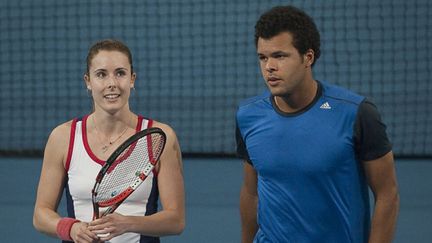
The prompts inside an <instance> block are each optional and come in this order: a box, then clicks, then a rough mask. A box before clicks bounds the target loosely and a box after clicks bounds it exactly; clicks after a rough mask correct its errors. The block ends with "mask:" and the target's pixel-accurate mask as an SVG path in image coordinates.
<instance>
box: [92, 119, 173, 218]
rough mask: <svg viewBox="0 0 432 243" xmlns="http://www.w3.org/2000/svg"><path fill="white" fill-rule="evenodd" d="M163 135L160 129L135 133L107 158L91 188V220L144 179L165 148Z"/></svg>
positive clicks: (112, 208) (119, 200) (124, 196)
mask: <svg viewBox="0 0 432 243" xmlns="http://www.w3.org/2000/svg"><path fill="white" fill-rule="evenodd" d="M165 143H166V135H165V133H164V132H163V131H162V129H160V128H156V127H153V128H148V129H145V130H142V131H139V132H137V133H136V134H134V135H132V136H131V137H130V138H128V139H127V140H126V141H125V142H123V143H122V144H121V145H120V146H119V147H118V148H117V149H116V150H115V151H114V152H113V153H112V154H111V155H110V157H109V158H108V159H107V161H106V163H105V164H104V165H103V166H102V168H101V169H100V171H99V173H98V174H97V176H96V182H95V185H94V187H93V190H92V203H93V212H94V214H93V219H96V218H99V215H100V214H99V208H100V207H107V209H106V211H105V212H104V215H106V214H109V213H112V212H114V211H115V209H116V208H117V207H118V206H119V205H120V204H121V203H122V202H123V201H124V200H125V199H126V198H127V197H128V196H129V195H130V194H131V193H132V192H133V191H135V189H136V188H137V187H138V186H139V185H140V184H141V183H142V182H143V181H144V180H145V179H146V178H147V176H148V175H149V174H150V173H151V172H152V170H153V168H154V167H155V166H156V164H157V162H158V161H159V159H160V156H161V155H162V152H163V150H164V148H165Z"/></svg>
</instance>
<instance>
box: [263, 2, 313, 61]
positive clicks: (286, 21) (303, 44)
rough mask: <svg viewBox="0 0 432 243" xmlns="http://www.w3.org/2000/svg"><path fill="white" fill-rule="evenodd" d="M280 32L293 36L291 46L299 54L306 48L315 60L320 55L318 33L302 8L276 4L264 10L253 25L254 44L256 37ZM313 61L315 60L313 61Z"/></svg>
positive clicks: (265, 36)
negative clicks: (312, 53)
mask: <svg viewBox="0 0 432 243" xmlns="http://www.w3.org/2000/svg"><path fill="white" fill-rule="evenodd" d="M281 32H289V33H291V34H292V36H293V46H294V47H295V48H296V49H297V50H298V52H299V53H300V54H305V53H306V51H307V50H308V49H312V50H313V51H314V53H315V61H316V60H318V58H319V56H320V54H321V53H320V34H319V32H318V29H317V27H316V25H315V23H314V21H313V20H312V18H311V17H309V16H308V15H307V14H306V13H305V12H304V11H303V10H300V9H298V8H296V7H293V6H277V7H273V8H272V9H270V10H269V11H267V12H265V13H264V14H263V15H261V17H260V18H259V20H258V21H257V23H256V25H255V44H258V39H259V38H262V39H270V38H272V37H274V36H276V35H278V34H280V33H281ZM314 63H315V62H314Z"/></svg>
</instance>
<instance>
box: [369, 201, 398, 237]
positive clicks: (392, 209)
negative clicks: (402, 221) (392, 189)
mask: <svg viewBox="0 0 432 243" xmlns="http://www.w3.org/2000/svg"><path fill="white" fill-rule="evenodd" d="M398 212H399V195H395V196H394V198H392V199H389V200H379V199H378V200H377V201H376V203H375V210H374V213H373V217H372V224H371V231H370V236H369V243H387V242H388V243H390V242H392V240H393V236H394V232H395V228H396V222H397V216H398Z"/></svg>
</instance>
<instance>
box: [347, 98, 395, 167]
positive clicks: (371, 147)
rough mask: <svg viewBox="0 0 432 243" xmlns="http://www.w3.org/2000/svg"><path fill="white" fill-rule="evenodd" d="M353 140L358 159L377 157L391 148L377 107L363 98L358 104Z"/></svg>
mask: <svg viewBox="0 0 432 243" xmlns="http://www.w3.org/2000/svg"><path fill="white" fill-rule="evenodd" d="M354 140H355V147H356V153H357V157H358V159H360V160H361V161H369V160H374V159H378V158H380V157H382V156H384V155H385V154H387V153H388V152H390V151H391V150H392V145H391V143H390V140H389V138H388V136H387V133H386V125H385V124H384V122H383V121H382V120H381V116H380V114H379V112H378V109H377V107H376V106H375V104H373V103H372V102H371V101H370V100H367V99H365V100H364V101H363V102H362V103H361V104H360V106H359V109H358V112H357V118H356V122H355V128H354Z"/></svg>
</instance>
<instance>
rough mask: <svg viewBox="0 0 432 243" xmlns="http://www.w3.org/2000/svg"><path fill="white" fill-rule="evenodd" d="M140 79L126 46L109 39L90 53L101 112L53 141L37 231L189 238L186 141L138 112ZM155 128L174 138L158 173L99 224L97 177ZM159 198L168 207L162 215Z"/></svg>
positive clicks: (107, 237) (88, 78)
mask: <svg viewBox="0 0 432 243" xmlns="http://www.w3.org/2000/svg"><path fill="white" fill-rule="evenodd" d="M135 79H136V74H135V73H134V71H133V66H132V55H131V52H130V50H129V48H128V47H127V46H126V45H124V44H123V43H121V42H120V41H117V40H103V41H100V42H98V43H96V44H95V45H93V46H92V47H91V48H90V50H89V53H88V56H87V71H86V73H85V75H84V80H85V83H86V85H87V89H88V91H89V92H90V93H91V96H92V98H93V105H94V110H93V112H92V113H91V114H89V115H86V116H84V117H82V118H77V119H74V120H72V121H68V122H66V123H64V124H61V125H59V126H58V127H56V128H55V129H54V130H53V131H52V133H51V135H50V136H49V139H48V142H47V145H46V148H45V154H44V159H43V166H42V172H41V177H40V181H39V187H38V191H37V198H36V204H35V211H34V217H33V224H34V226H35V228H36V229H37V230H39V231H41V232H43V233H45V234H48V235H50V236H54V237H59V238H60V239H62V240H65V241H75V242H99V241H110V242H159V238H158V237H159V236H163V235H172V234H180V233H181V232H182V231H183V228H184V224H185V219H184V218H185V209H184V187H183V175H182V161H181V152H180V147H179V144H178V140H177V137H176V134H175V132H174V131H173V129H172V128H170V127H169V126H168V125H166V124H163V123H160V122H157V121H153V120H151V119H146V118H143V117H142V116H140V115H137V114H135V113H133V112H132V111H131V110H130V108H129V97H130V91H131V89H133V88H134V84H135ZM148 127H159V128H161V129H162V130H163V131H164V132H165V134H166V135H167V143H166V145H165V150H164V152H163V154H162V155H161V158H160V162H159V163H158V165H157V167H156V170H155V171H154V172H153V173H151V174H150V175H149V177H148V178H147V179H146V180H145V181H144V182H143V184H142V185H141V186H140V187H139V188H138V189H137V191H135V192H134V193H133V194H132V195H131V196H130V197H129V198H128V199H126V200H125V202H123V204H122V205H121V206H120V207H119V208H118V209H117V210H116V212H115V213H113V214H110V215H107V216H105V217H102V218H100V219H97V220H94V221H92V216H93V208H92V203H91V190H92V188H93V185H94V182H95V177H96V174H97V173H98V171H99V170H100V168H101V166H102V165H103V164H104V161H106V159H107V158H108V157H109V155H110V154H111V153H112V152H113V151H114V150H115V149H116V148H117V147H118V146H119V145H120V144H121V143H122V142H124V141H125V140H126V139H127V138H128V137H130V136H131V135H133V134H134V133H136V132H137V131H139V130H142V129H145V128H148ZM64 188H65V189H66V190H65V191H66V199H67V206H68V217H65V218H61V217H60V215H59V214H58V213H57V207H58V203H59V201H60V199H61V196H62V194H63V189H64ZM158 195H159V196H160V200H161V205H162V210H161V211H159V212H157V200H158ZM98 235H99V237H98ZM140 240H141V241H140Z"/></svg>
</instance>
